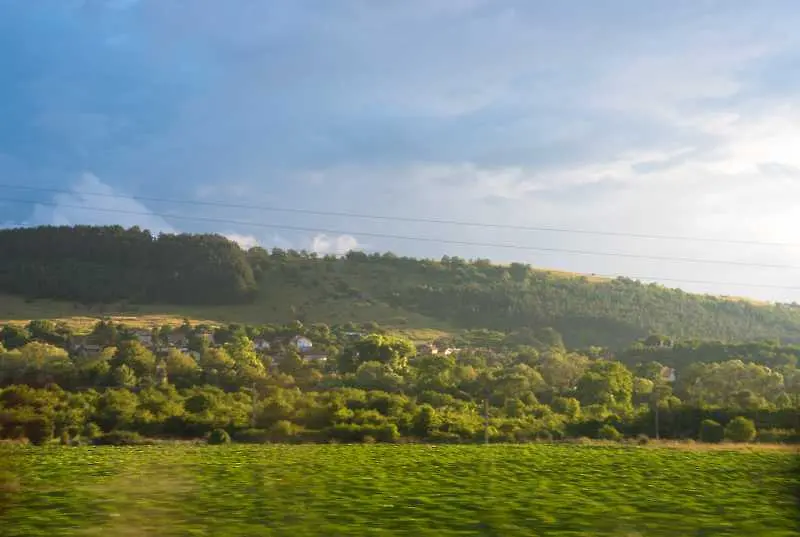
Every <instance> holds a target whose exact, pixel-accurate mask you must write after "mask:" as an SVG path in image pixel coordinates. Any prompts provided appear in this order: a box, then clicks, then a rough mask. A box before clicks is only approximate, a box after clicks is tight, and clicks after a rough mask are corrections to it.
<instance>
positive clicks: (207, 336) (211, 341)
mask: <svg viewBox="0 0 800 537" xmlns="http://www.w3.org/2000/svg"><path fill="white" fill-rule="evenodd" d="M197 336H198V337H199V338H200V339H202V340H204V341H205V342H206V343H207V344H208V346H209V347H216V346H217V339H216V337H215V336H214V332H211V331H203V332H200V333H199V334H197Z"/></svg>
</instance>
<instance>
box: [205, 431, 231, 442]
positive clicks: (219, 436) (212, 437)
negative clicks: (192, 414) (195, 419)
mask: <svg viewBox="0 0 800 537" xmlns="http://www.w3.org/2000/svg"><path fill="white" fill-rule="evenodd" d="M208 443H209V444H212V445H220V444H230V443H231V436H230V435H229V434H228V432H227V431H226V430H225V429H214V430H213V431H211V433H210V434H209V435H208Z"/></svg>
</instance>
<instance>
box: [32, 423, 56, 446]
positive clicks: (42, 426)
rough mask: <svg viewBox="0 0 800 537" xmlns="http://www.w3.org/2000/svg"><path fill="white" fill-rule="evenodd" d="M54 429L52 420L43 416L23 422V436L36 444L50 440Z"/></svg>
mask: <svg viewBox="0 0 800 537" xmlns="http://www.w3.org/2000/svg"><path fill="white" fill-rule="evenodd" d="M54 431H55V428H54V427H53V422H51V421H50V420H48V419H45V418H34V419H32V420H31V421H29V422H28V423H26V424H25V437H26V438H27V439H28V440H30V441H31V444H33V445H36V446H41V445H43V444H46V443H47V442H49V441H50V440H52V439H53V433H54Z"/></svg>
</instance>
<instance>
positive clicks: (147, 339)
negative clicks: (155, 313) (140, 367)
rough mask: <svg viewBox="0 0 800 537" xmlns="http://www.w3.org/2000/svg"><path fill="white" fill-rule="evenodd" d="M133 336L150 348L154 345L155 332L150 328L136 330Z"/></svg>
mask: <svg viewBox="0 0 800 537" xmlns="http://www.w3.org/2000/svg"><path fill="white" fill-rule="evenodd" d="M133 337H135V338H136V340H137V341H138V342H139V343H141V344H142V345H144V346H145V347H147V348H148V349H149V348H152V347H153V343H154V342H153V333H152V332H151V331H150V330H135V331H134V332H133Z"/></svg>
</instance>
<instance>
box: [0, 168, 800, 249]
mask: <svg viewBox="0 0 800 537" xmlns="http://www.w3.org/2000/svg"><path fill="white" fill-rule="evenodd" d="M0 188H5V189H16V190H24V191H29V192H42V193H45V192H46V193H52V194H70V195H76V196H93V197H99V198H114V199H132V200H136V201H148V202H157V203H171V204H180V205H194V206H199V207H219V208H228V209H245V210H257V211H264V212H279V213H288V214H303V215H314V216H332V217H340V218H357V219H367V220H384V221H394V222H407V223H422V224H437V225H454V226H463V227H478V228H487V229H508V230H516V231H534V232H545V233H572V234H580V235H595V236H607V237H629V238H637V239H648V240H672V241H691V242H705V243H719V244H739V245H753V246H773V247H800V243H789V242H771V241H757V240H746V239H729V238H715V237H697V236H688V235H662V234H648V233H632V232H624V231H607V230H589V229H578V228H568V227H551V226H526V225H515V224H501V223H496V222H494V223H493V222H476V221H467V220H451V219H439V218H424V217H412V216H397V215H382V214H367V213H357V212H349V211H325V210H319V209H305V208H299V207H279V206H270V205H255V204H246V203H229V202H217V201H205V200H190V199H179V198H163V197H156V196H138V195H130V196H129V195H123V194H116V193H108V192H85V191H76V190H70V189H64V188H48V187H37V186H28V185H15V184H9V183H0ZM173 218H174V216H173Z"/></svg>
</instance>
